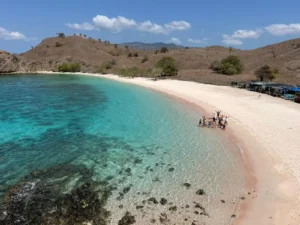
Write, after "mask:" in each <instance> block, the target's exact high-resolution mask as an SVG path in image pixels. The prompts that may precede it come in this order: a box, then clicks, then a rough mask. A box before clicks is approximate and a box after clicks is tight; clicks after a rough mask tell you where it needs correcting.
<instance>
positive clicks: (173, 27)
mask: <svg viewBox="0 0 300 225" xmlns="http://www.w3.org/2000/svg"><path fill="white" fill-rule="evenodd" d="M190 28H191V24H189V23H188V22H186V21H172V22H170V23H167V24H164V25H159V24H156V23H152V22H151V21H149V20H148V21H145V22H143V23H140V24H138V30H141V31H145V32H149V33H153V34H165V35H167V34H170V33H171V32H173V31H184V30H188V29H190Z"/></svg>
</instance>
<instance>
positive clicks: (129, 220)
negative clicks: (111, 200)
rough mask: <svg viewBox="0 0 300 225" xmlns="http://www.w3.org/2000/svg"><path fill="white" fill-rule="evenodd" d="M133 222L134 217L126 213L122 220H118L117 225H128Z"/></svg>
mask: <svg viewBox="0 0 300 225" xmlns="http://www.w3.org/2000/svg"><path fill="white" fill-rule="evenodd" d="M135 222H136V221H135V216H132V215H131V213H130V212H126V213H125V215H124V216H123V217H122V219H121V220H119V222H118V225H130V224H134V223H135Z"/></svg>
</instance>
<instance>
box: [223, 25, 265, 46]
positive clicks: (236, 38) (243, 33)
mask: <svg viewBox="0 0 300 225" xmlns="http://www.w3.org/2000/svg"><path fill="white" fill-rule="evenodd" d="M262 33H263V30H261V29H257V30H237V31H235V32H233V34H232V35H227V34H223V40H222V42H223V43H224V44H226V45H242V44H243V42H242V40H241V39H257V38H259V37H260V36H261V34H262Z"/></svg>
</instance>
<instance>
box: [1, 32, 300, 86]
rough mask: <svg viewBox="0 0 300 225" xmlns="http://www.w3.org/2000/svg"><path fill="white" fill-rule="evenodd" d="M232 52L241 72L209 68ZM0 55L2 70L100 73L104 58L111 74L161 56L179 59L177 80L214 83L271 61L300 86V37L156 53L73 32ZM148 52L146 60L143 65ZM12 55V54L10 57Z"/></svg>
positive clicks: (284, 78) (147, 65)
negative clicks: (69, 68) (74, 68)
mask: <svg viewBox="0 0 300 225" xmlns="http://www.w3.org/2000/svg"><path fill="white" fill-rule="evenodd" d="M128 53H132V54H134V53H138V55H139V56H138V57H128ZM231 54H235V55H237V56H239V57H240V58H241V60H242V61H243V63H244V66H245V71H244V73H243V74H240V75H234V76H225V75H220V74H215V73H213V72H212V71H211V70H210V69H209V67H210V65H211V63H212V62H214V61H215V60H221V59H223V58H224V57H227V56H229V55H231ZM3 55H4V53H2V56H1V54H0V71H2V72H11V71H24V72H33V71H37V70H52V71H55V70H56V69H57V66H58V65H59V64H61V63H80V64H81V70H82V71H83V72H98V71H99V69H100V67H101V65H102V64H103V63H104V62H108V61H112V60H115V62H116V65H114V67H113V69H111V72H117V71H118V70H120V69H124V68H131V67H138V68H142V69H148V68H153V67H154V66H155V64H156V62H157V61H158V60H159V59H161V58H162V57H163V56H172V57H174V58H175V59H176V61H177V64H178V69H179V73H178V75H177V77H176V78H177V79H182V80H192V81H197V82H203V83H211V84H225V85H227V84H230V82H231V81H245V80H251V79H255V76H254V74H253V72H254V71H255V70H256V69H258V68H259V67H260V66H261V65H263V64H270V65H271V66H272V67H277V68H279V69H280V75H279V77H278V78H277V79H276V81H278V82H282V83H290V84H300V39H294V40H289V41H285V42H282V43H278V44H274V45H269V46H266V47H263V48H258V49H254V50H238V49H232V51H230V49H229V48H225V47H222V46H210V47H207V48H189V49H174V50H170V51H169V52H167V53H157V54H155V51H151V50H148V51H146V50H137V49H132V48H128V49H127V48H125V47H124V46H117V47H116V46H115V45H113V44H108V43H104V42H99V41H98V40H94V39H89V38H84V37H79V36H70V37H65V38H58V37H52V38H46V39H45V40H43V41H42V42H41V43H40V44H39V45H38V46H36V47H35V48H33V49H32V50H30V51H28V52H25V53H23V54H20V55H19V56H18V57H17V61H16V59H15V57H13V55H11V54H8V55H7V54H6V55H5V56H4V57H3ZM144 56H147V57H148V61H146V62H144V63H142V62H141V60H142V58H143V57H144ZM8 57H9V58H8Z"/></svg>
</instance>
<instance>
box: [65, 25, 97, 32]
mask: <svg viewBox="0 0 300 225" xmlns="http://www.w3.org/2000/svg"><path fill="white" fill-rule="evenodd" d="M66 25H67V26H68V27H70V28H72V29H75V30H94V29H95V27H94V26H93V25H92V24H90V23H82V24H78V23H67V24H66Z"/></svg>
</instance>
